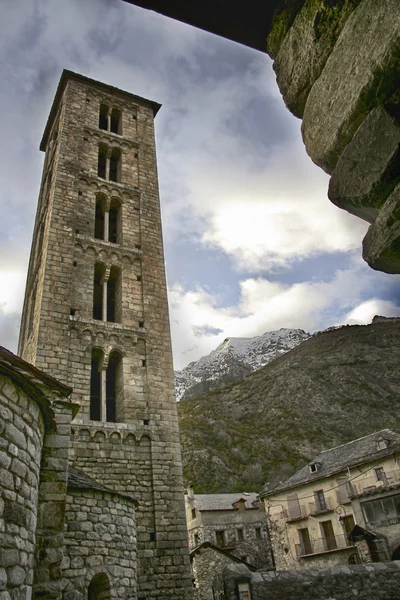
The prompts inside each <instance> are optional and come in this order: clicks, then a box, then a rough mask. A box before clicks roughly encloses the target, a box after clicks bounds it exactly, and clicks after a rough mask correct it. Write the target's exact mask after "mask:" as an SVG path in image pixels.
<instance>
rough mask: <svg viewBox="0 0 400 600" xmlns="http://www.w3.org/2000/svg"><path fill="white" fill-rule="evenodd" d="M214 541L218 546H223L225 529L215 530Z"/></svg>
mask: <svg viewBox="0 0 400 600" xmlns="http://www.w3.org/2000/svg"><path fill="white" fill-rule="evenodd" d="M215 542H216V545H217V546H219V547H220V548H223V547H224V546H225V531H224V530H223V529H219V530H217V531H216V532H215Z"/></svg>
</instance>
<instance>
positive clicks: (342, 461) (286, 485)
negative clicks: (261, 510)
mask: <svg viewBox="0 0 400 600" xmlns="http://www.w3.org/2000/svg"><path fill="white" fill-rule="evenodd" d="M379 439H384V440H387V447H386V448H383V449H381V450H379V449H378V445H377V443H378V440H379ZM398 451H400V434H398V433H396V432H395V431H392V430H391V429H382V430H381V431H376V432H375V433H371V434H370V435H366V436H364V437H361V438H358V439H356V440H352V441H351V442H347V444H342V445H341V446H336V447H335V448H330V449H329V450H323V451H322V452H320V453H319V454H317V456H314V458H313V459H312V460H310V462H309V463H308V464H307V465H305V466H304V467H302V468H301V469H299V470H298V471H296V473H294V474H293V475H292V476H291V477H289V478H288V479H286V480H285V481H282V482H281V483H279V484H278V485H277V486H275V487H274V488H272V489H270V490H269V489H268V488H264V489H263V490H262V491H261V494H260V495H261V497H263V496H269V495H271V494H275V493H276V492H280V491H283V490H287V489H290V488H292V487H296V486H298V485H302V484H304V483H310V482H312V481H314V480H318V479H324V478H325V477H328V476H329V475H333V474H335V473H340V472H341V471H345V470H346V469H347V467H354V466H356V465H360V464H363V463H366V462H371V461H373V460H379V459H380V458H383V457H385V456H389V455H390V454H393V452H398ZM313 463H316V464H318V465H319V468H318V470H317V471H316V472H315V473H311V471H310V465H311V464H313Z"/></svg>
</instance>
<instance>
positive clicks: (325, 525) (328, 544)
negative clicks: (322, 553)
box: [319, 521, 337, 550]
mask: <svg viewBox="0 0 400 600" xmlns="http://www.w3.org/2000/svg"><path fill="white" fill-rule="evenodd" d="M319 526H320V528H321V533H322V540H323V544H324V549H325V550H335V548H337V543H336V538H335V534H334V531H333V526H332V521H322V522H321V523H320V524H319Z"/></svg>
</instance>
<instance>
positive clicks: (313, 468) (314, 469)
mask: <svg viewBox="0 0 400 600" xmlns="http://www.w3.org/2000/svg"><path fill="white" fill-rule="evenodd" d="M309 468H310V473H316V472H317V471H319V470H320V468H321V464H320V463H311V464H310V465H309Z"/></svg>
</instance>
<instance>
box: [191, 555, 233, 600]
mask: <svg viewBox="0 0 400 600" xmlns="http://www.w3.org/2000/svg"><path fill="white" fill-rule="evenodd" d="M230 564H232V559H231V558H229V556H226V555H224V554H222V553H219V552H217V551H215V550H214V549H213V548H202V549H200V550H199V551H198V552H196V554H195V555H194V556H193V559H192V571H193V577H194V579H195V585H196V589H197V598H198V600H214V594H213V589H212V588H213V586H212V584H213V580H214V578H215V577H216V576H217V575H218V574H220V573H222V572H223V570H224V568H225V567H226V566H227V565H230ZM197 598H196V600H197Z"/></svg>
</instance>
